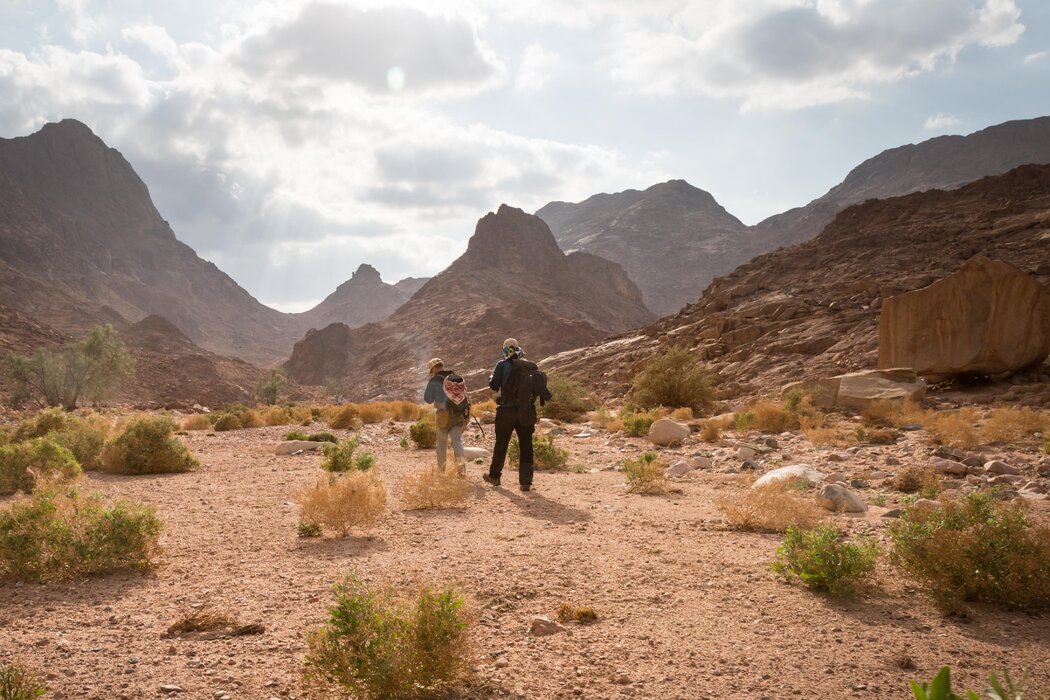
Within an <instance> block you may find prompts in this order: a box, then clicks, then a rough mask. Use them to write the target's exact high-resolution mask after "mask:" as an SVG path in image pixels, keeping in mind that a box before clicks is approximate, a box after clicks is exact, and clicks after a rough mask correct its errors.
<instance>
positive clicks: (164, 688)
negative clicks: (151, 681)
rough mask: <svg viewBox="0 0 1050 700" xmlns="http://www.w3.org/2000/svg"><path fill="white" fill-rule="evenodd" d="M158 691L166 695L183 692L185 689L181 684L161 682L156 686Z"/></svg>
mask: <svg viewBox="0 0 1050 700" xmlns="http://www.w3.org/2000/svg"><path fill="white" fill-rule="evenodd" d="M158 690H160V692H162V693H166V694H167V695H175V694H176V693H185V692H186V689H185V688H183V687H182V686H181V685H174V684H172V683H162V684H161V685H160V687H159V688H158Z"/></svg>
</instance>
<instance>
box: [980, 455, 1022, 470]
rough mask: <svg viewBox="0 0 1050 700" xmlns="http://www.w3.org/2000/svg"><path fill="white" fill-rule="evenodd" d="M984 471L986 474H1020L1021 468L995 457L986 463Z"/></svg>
mask: <svg viewBox="0 0 1050 700" xmlns="http://www.w3.org/2000/svg"><path fill="white" fill-rule="evenodd" d="M984 472H985V473H986V474H1020V473H1021V470H1020V469H1018V468H1017V467H1011V466H1010V465H1009V464H1007V463H1006V462H1000V461H999V460H997V459H993V460H992V461H990V462H985V463H984Z"/></svg>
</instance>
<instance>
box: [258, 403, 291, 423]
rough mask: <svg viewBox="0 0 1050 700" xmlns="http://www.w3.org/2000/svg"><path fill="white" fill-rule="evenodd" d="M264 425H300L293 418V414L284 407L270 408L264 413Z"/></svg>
mask: <svg viewBox="0 0 1050 700" xmlns="http://www.w3.org/2000/svg"><path fill="white" fill-rule="evenodd" d="M262 419H263V423H265V424H266V425H270V426H273V425H293V424H295V423H298V422H299V421H296V420H294V419H293V418H292V412H291V411H289V410H288V409H287V408H285V407H284V406H270V407H269V408H267V409H265V410H263V412H262Z"/></svg>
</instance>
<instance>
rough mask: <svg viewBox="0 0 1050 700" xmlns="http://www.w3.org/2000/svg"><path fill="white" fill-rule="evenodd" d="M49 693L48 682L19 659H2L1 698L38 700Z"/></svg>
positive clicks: (7, 699) (0, 662) (0, 668)
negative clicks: (4, 660) (6, 660)
mask: <svg viewBox="0 0 1050 700" xmlns="http://www.w3.org/2000/svg"><path fill="white" fill-rule="evenodd" d="M46 693H47V683H45V682H44V679H43V678H41V677H40V676H38V675H37V674H36V673H33V672H32V671H30V670H29V669H28V668H26V667H25V666H23V665H22V664H21V663H19V662H18V661H12V662H10V663H6V662H3V661H0V698H2V699H3V700H36V698H39V697H40V696H42V695H45V694H46Z"/></svg>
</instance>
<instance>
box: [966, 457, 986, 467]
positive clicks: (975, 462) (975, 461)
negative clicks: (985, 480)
mask: <svg viewBox="0 0 1050 700" xmlns="http://www.w3.org/2000/svg"><path fill="white" fill-rule="evenodd" d="M962 463H963V464H965V465H966V466H968V467H983V466H984V460H983V459H981V458H980V457H977V456H974V455H970V456H969V457H967V458H966V459H964V460H963V461H962Z"/></svg>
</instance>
